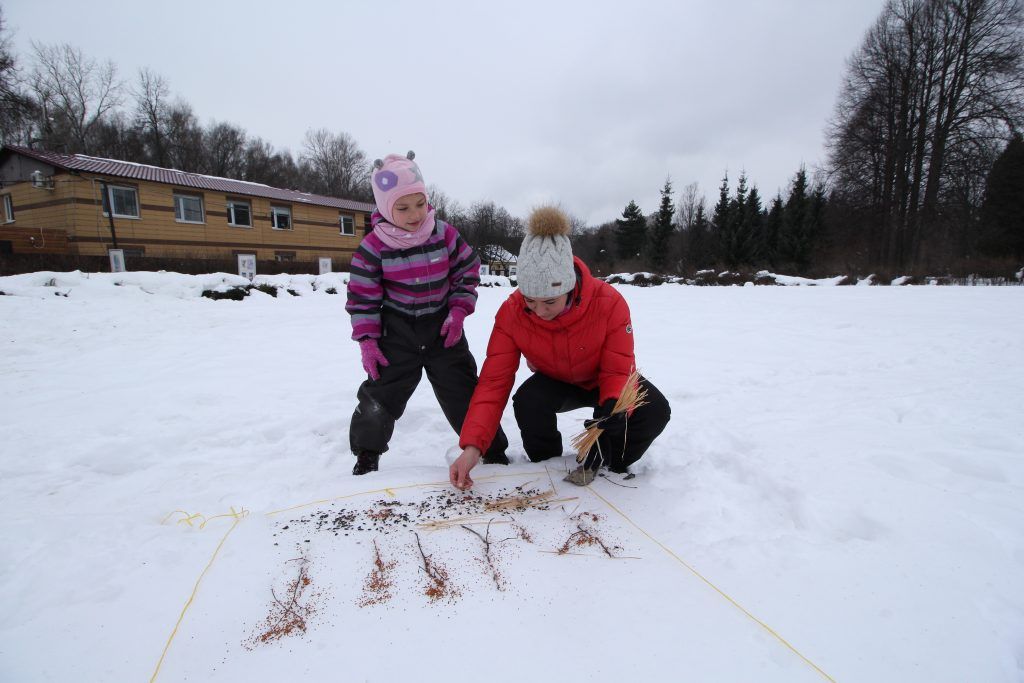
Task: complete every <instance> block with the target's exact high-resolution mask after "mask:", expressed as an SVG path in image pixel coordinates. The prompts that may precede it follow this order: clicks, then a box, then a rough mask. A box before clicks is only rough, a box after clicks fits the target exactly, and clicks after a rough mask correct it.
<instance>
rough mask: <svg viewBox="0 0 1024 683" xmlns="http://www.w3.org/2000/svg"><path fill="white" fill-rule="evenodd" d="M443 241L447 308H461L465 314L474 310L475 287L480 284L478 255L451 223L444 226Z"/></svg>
mask: <svg viewBox="0 0 1024 683" xmlns="http://www.w3.org/2000/svg"><path fill="white" fill-rule="evenodd" d="M446 228H447V229H446V231H445V242H446V244H447V246H448V283H449V285H450V287H451V289H450V290H449V294H448V308H449V309H451V308H461V309H463V310H464V311H465V312H466V315H469V314H471V313H472V312H473V311H474V310H476V296H477V295H476V288H477V287H478V286H479V285H480V257H479V256H477V254H476V251H474V250H473V248H472V247H471V246H469V244H467V243H466V241H465V240H464V239H462V235H460V234H459V231H458V230H456V229H455V228H454V227H452V226H451V225H447V226H446Z"/></svg>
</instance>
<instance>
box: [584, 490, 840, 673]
mask: <svg viewBox="0 0 1024 683" xmlns="http://www.w3.org/2000/svg"><path fill="white" fill-rule="evenodd" d="M586 488H587V490H588V491H590V492H591V493H592V494H594V495H595V496H597V497H598V498H600V499H601V500H602V501H604V504H605V505H607V506H608V507H610V508H611V509H612V510H614V511H615V512H617V513H618V514H619V515H620V516H621V517H622V518H623V519H624V520H626V521H627V522H629V523H630V524H632V525H633V527H634V528H635V529H636V530H637V531H639V532H640V533H642V534H643V535H644V536H646V537H647V538H648V539H649V540H650V541H651V542H652V543H654V544H655V545H657V546H658V547H659V548H661V549H662V550H664V551H665V552H666V553H668V555H669V556H670V557H672V558H673V559H674V560H675V561H676V562H678V563H679V564H681V565H683V566H684V567H686V568H687V569H689V570H690V572H692V573H693V575H694V576H696V577H697V578H698V579H700V580H701V581H703V582H704V583H706V584H707V585H708V586H710V587H711V588H712V589H714V591H715V592H716V593H718V594H719V595H721V596H722V597H723V598H725V599H726V600H728V601H729V602H730V603H732V605H733V607H735V608H736V609H738V610H739V611H741V612H743V614H745V615H747V616H748V617H749V618H750V619H751V620H753V621H754V623H756V624H757V625H758V626H760V627H761V628H763V629H764V630H765V631H767V632H768V633H770V634H771V635H772V636H773V637H774V638H775V639H776V640H778V641H779V642H780V643H782V644H783V645H785V646H786V647H787V648H789V650H790V651H791V652H793V654H795V655H796V656H797V657H799V658H800V659H802V660H804V662H806V663H807V664H808V665H809V666H810V667H811V668H813V669H814V670H815V671H817V672H818V673H819V674H821V675H822V676H823V677H824V678H825V679H826V680H829V681H831V682H832V683H836V680H835V679H834V678H832V677H831V676H829V675H828V674H827V673H825V672H824V671H823V670H822V669H821V667H820V666H818V665H817V664H815V663H814V662H812V661H811V660H810V659H808V658H807V656H805V655H804V654H803V653H802V652H800V650H797V649H796V648H795V647H793V646H792V645H791V644H790V643H789V641H787V640H786V639H785V638H783V637H782V636H781V635H779V634H778V633H777V632H776V631H775V629H773V628H772V627H771V626H769V625H768V624H766V623H764V622H763V621H761V620H760V619H758V618H757V617H755V616H754V615H753V614H752V613H751V612H750V611H749V610H748V609H747V608H745V607H744V606H743V605H741V604H740V603H738V602H736V600H735V599H733V597H732V596H730V595H729V594H728V593H726V592H725V591H723V590H722V589H721V588H719V587H718V586H716V585H715V584H713V583H712V582H711V581H710V580H708V579H707V578H706V577H705V576H704V575H703V574H701V573H700V572H699V571H697V570H696V569H694V568H693V567H692V566H691V565H690V564H689V563H688V562H686V560H684V559H683V558H681V557H679V556H678V555H676V554H675V553H674V552H672V549H671V548H669V547H668V546H667V545H665V544H664V543H662V542H661V541H659V540H658V539H656V538H655V537H654V536H652V535H651V534H649V533H648V532H647V531H645V530H644V528H643V527H641V526H640V525H639V524H637V523H636V522H634V521H633V520H632V519H630V517H629V515H627V514H626V513H625V512H623V511H622V510H620V509H619V508H617V507H615V505H613V504H612V502H611V501H610V500H608V499H607V498H605V497H604V496H602V495H601V494H600V493H598V492H597V491H596V490H595V489H594V487H592V486H587V487H586Z"/></svg>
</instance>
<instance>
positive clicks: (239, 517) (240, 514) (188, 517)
mask: <svg viewBox="0 0 1024 683" xmlns="http://www.w3.org/2000/svg"><path fill="white" fill-rule="evenodd" d="M174 512H180V513H182V514H183V515H185V519H180V520H178V522H179V523H181V522H186V523H187V524H188V525H189V526H192V522H191V520H192V519H195V518H196V517H202V515H199V514H198V513H197V514H196V515H190V514H188V513H187V512H184V511H183V510H175V511H174ZM174 512H172V513H171V514H170V515H167V517H164V521H167V518H168V517H170V516H171V515H173V514H174ZM248 514H249V511H248V510H246V509H245V508H242V509H241V510H238V511H236V510H235V508H234V507H232V508H231V512H229V513H225V514H223V515H215V516H213V517H210V519H205V518H204V520H205V521H204V522H203V523H202V524H201V525H200V527H199V528H200V529H202V528H203V527H204V526H206V523H207V522H209V521H210V520H212V519H217V518H220V517H231V518H233V519H234V521H233V522H232V523H231V528H230V529H228V530H227V531H226V532H225V533H224V536H223V537H222V538H221V539H220V543H218V544H217V547H216V549H214V551H213V555H211V556H210V561H209V562H207V563H206V567H205V568H204V569H203V572H202V573H201V574H200V575H199V578H198V579H196V584H195V586H193V587H192V594H191V595H189V596H188V600H187V601H186V602H185V606H184V607H182V608H181V614H179V615H178V621H176V622H175V624H174V628H173V629H172V630H171V635H169V636H168V637H167V644H166V645H164V651H163V652H162V653H161V654H160V660H159V661H158V662H157V663H156V669H154V670H153V675H152V676H150V678H149V683H153V681H155V680H156V677H157V675H158V674H159V673H160V667H161V666H163V663H164V658H166V657H167V651H168V650H170V649H171V643H172V642H173V641H174V637H175V636H176V635H178V627H179V626H181V622H182V620H184V619H185V613H186V612H188V608H189V607H191V606H192V602H193V601H194V600H195V599H196V593H198V592H199V584H200V583H202V581H203V577H205V576H206V572H208V571H210V567H212V566H213V561H214V560H216V559H217V554H218V553H219V552H220V549H221V548H222V547H223V546H224V542H225V541H227V540H228V536H230V535H231V532H232V531H234V530H235V527H236V526H238V523H239V522H241V521H242V518H243V517H245V516H246V515H248ZM161 523H162V522H161Z"/></svg>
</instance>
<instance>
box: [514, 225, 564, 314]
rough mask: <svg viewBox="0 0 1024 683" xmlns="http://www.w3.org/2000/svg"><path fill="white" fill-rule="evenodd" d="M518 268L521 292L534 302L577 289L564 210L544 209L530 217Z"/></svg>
mask: <svg viewBox="0 0 1024 683" xmlns="http://www.w3.org/2000/svg"><path fill="white" fill-rule="evenodd" d="M516 266H517V268H518V272H517V277H518V280H519V291H521V292H522V293H523V296H528V297H530V298H531V299H548V298H551V297H555V296H559V295H561V294H565V293H566V292H570V291H572V289H573V287H575V286H576V269H575V267H574V265H573V260H572V245H570V244H569V218H568V217H567V216H566V215H565V213H564V212H563V211H562V210H561V209H559V208H557V207H554V206H542V207H540V208H539V209H534V211H533V213H531V214H530V220H529V226H528V228H527V234H526V237H525V238H524V239H523V246H522V247H520V248H519V260H518V261H517V263H516Z"/></svg>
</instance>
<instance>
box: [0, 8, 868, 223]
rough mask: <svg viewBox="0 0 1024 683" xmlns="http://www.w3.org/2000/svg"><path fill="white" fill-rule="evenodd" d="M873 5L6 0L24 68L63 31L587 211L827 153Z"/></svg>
mask: <svg viewBox="0 0 1024 683" xmlns="http://www.w3.org/2000/svg"><path fill="white" fill-rule="evenodd" d="M882 6H883V0H732V1H731V2H725V1H722V2H717V1H714V0H692V1H688V2H684V1H679V2H644V1H642V0H620V1H619V2H614V3H613V2H602V1H593V0H592V1H589V2H559V1H558V0H547V1H546V2H534V1H533V0H517V1H516V2H487V1H486V0H479V1H476V2H440V1H439V2H435V3H430V2H423V1H420V2H405V1H404V0H390V1H388V0H365V1H363V0H360V1H358V2H346V1H343V0H339V1H335V2H304V1H301V0H291V1H290V2H280V1H276V2H264V1H263V0H246V1H244V2H242V1H236V0H206V1H204V2H194V1H192V0H179V1H178V2H173V3H171V2H142V1H140V0H135V1H133V2H123V1H121V0H105V1H104V2H101V3H82V2H68V1H63V0H58V1H54V0H50V1H49V2H39V1H38V0H13V1H12V0H7V1H6V2H3V3H2V7H3V12H4V16H5V19H6V22H7V26H8V28H9V29H10V30H11V31H12V32H13V46H14V49H15V51H16V53H17V55H18V57H19V61H20V64H21V65H22V66H23V67H25V66H28V65H29V64H30V62H31V42H32V41H37V42H41V43H44V44H57V43H71V44H73V45H75V46H77V47H80V48H81V49H82V50H83V51H84V52H85V53H86V54H87V55H89V56H92V57H95V58H98V59H101V60H106V59H111V60H113V61H114V62H115V63H116V64H117V65H118V68H119V70H120V74H121V76H122V77H123V78H125V79H126V80H128V81H134V79H135V77H136V74H137V72H138V70H139V69H140V68H142V67H149V68H150V69H152V70H153V71H155V72H156V73H158V74H160V75H162V76H164V78H166V79H167V80H168V81H169V83H170V86H171V90H172V91H173V92H174V93H175V94H176V95H178V96H180V97H182V98H183V99H185V100H186V101H188V102H189V103H190V104H191V105H192V106H193V108H194V111H195V112H196V115H197V116H199V118H200V120H201V121H202V122H203V123H204V124H205V123H209V122H210V121H211V120H217V121H228V122H231V123H235V124H237V125H239V126H241V127H242V128H244V129H245V130H246V132H248V133H249V134H250V135H258V136H261V137H263V138H264V139H266V140H268V141H270V142H271V143H272V144H273V145H274V146H275V147H276V148H279V149H281V148H287V149H290V150H291V151H292V152H293V154H295V155H296V156H297V155H298V154H299V153H300V152H301V147H302V138H303V135H304V133H305V131H306V130H308V129H311V128H328V129H330V130H332V131H344V132H347V133H348V134H350V135H351V136H352V137H353V138H355V140H356V141H357V142H358V144H359V146H360V147H361V148H362V149H363V151H365V152H366V154H367V156H368V157H369V158H370V159H373V158H375V157H381V156H384V155H385V154H387V153H389V152H404V151H406V150H408V149H414V150H416V154H417V161H418V162H419V163H420V166H421V168H422V170H423V174H424V177H425V178H426V180H427V182H428V183H431V184H436V185H438V186H439V187H441V188H442V189H443V190H444V191H445V192H446V193H447V194H448V195H449V196H450V197H452V198H453V199H456V200H458V201H459V202H460V203H462V204H463V205H469V204H471V203H473V202H474V201H478V200H481V199H492V200H494V201H495V202H497V203H499V204H501V205H503V206H505V207H506V208H507V209H508V210H509V211H511V212H512V213H513V214H515V215H519V216H525V215H526V213H527V212H528V211H529V209H530V208H531V207H532V206H535V205H537V204H540V203H543V202H552V201H553V202H558V203H560V204H561V205H562V206H563V207H564V208H565V209H567V210H568V211H570V212H572V213H573V214H575V215H577V216H580V217H581V218H583V219H585V220H586V221H587V222H588V223H590V224H598V223H602V222H605V221H608V220H612V219H614V218H616V217H618V216H619V215H621V213H622V209H623V208H624V206H625V205H626V203H627V202H628V201H629V200H630V199H635V200H636V201H637V203H638V204H640V207H641V208H642V209H643V210H644V212H645V213H650V212H653V211H655V210H656V209H657V205H658V199H659V190H660V188H661V186H662V185H663V183H664V181H665V178H666V176H669V175H670V176H671V178H672V181H673V184H674V186H675V188H676V191H677V197H678V191H679V190H680V189H681V188H682V187H683V186H684V185H686V184H688V183H690V182H697V183H699V184H700V188H701V191H702V192H703V193H704V194H705V195H706V196H707V198H708V201H709V203H711V204H713V203H714V201H715V199H716V197H717V192H718V185H719V183H720V181H721V178H722V175H723V173H725V172H726V171H728V173H729V177H730V179H731V181H732V182H733V186H735V179H736V177H737V176H738V174H739V172H740V171H741V170H745V171H746V173H747V176H748V177H749V179H750V182H751V183H753V184H756V185H757V186H758V188H759V190H760V191H761V193H762V195H764V196H766V197H770V196H773V195H774V194H775V192H776V191H778V190H779V189H783V190H784V189H785V188H786V186H787V184H788V182H789V180H790V179H791V177H792V175H793V173H794V172H795V171H796V169H797V168H798V167H799V166H800V165H801V164H806V165H807V167H808V169H809V170H813V168H814V167H815V166H816V165H817V164H820V163H822V162H823V160H824V151H823V131H824V128H825V124H826V122H827V120H828V117H829V116H830V114H831V112H832V108H833V105H834V103H835V98H836V94H837V92H838V88H839V84H840V81H841V78H842V74H843V69H844V65H845V60H846V59H847V58H848V57H849V56H850V54H851V53H852V52H853V51H854V50H855V49H856V48H857V46H858V45H859V44H860V42H861V39H862V38H863V36H864V33H865V31H866V30H867V29H868V27H869V26H870V25H871V23H872V22H873V21H874V19H875V17H876V16H877V15H878V13H879V12H880V11H881V8H882Z"/></svg>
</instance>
